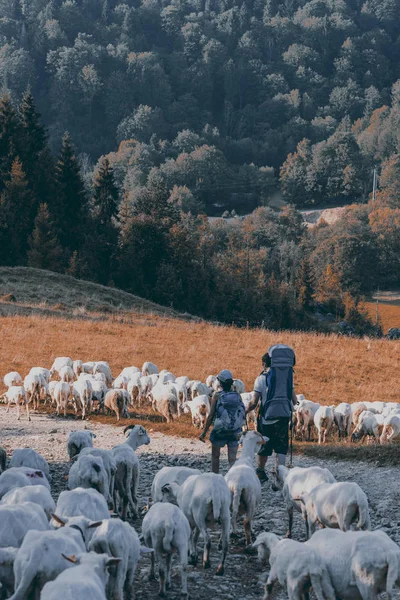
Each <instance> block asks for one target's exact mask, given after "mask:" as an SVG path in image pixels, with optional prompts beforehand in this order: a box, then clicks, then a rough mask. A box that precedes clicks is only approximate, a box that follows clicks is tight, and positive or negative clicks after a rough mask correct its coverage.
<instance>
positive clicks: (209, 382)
mask: <svg viewBox="0 0 400 600" xmlns="http://www.w3.org/2000/svg"><path fill="white" fill-rule="evenodd" d="M216 381H217V376H216V375H209V376H208V377H207V379H206V386H207V387H209V388H212V387H213V386H214V383H215V382H216Z"/></svg>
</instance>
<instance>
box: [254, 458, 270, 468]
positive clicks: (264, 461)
mask: <svg viewBox="0 0 400 600" xmlns="http://www.w3.org/2000/svg"><path fill="white" fill-rule="evenodd" d="M267 460H268V456H258V457H257V462H258V468H259V469H262V470H263V471H264V470H265V465H266V464H267Z"/></svg>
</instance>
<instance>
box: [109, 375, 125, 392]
mask: <svg viewBox="0 0 400 600" xmlns="http://www.w3.org/2000/svg"><path fill="white" fill-rule="evenodd" d="M128 382H129V379H128V377H125V375H118V377H116V378H115V379H114V381H113V383H112V386H113V388H114V389H115V390H118V389H124V390H126V389H127V387H128Z"/></svg>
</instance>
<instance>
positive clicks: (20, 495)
mask: <svg viewBox="0 0 400 600" xmlns="http://www.w3.org/2000/svg"><path fill="white" fill-rule="evenodd" d="M23 502H34V503H35V504H39V505H40V506H41V507H42V508H43V510H44V512H45V513H46V515H47V518H48V519H49V520H50V517H51V515H52V514H53V513H54V511H55V510H56V504H55V502H54V500H53V498H52V497H51V494H50V492H49V490H48V489H47V488H45V487H44V486H43V485H26V486H24V487H17V488H12V489H11V490H10V491H9V492H7V494H5V495H4V496H3V498H2V499H1V504H22V503H23Z"/></svg>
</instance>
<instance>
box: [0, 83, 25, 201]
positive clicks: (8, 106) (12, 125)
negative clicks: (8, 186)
mask: <svg viewBox="0 0 400 600" xmlns="http://www.w3.org/2000/svg"><path fill="white" fill-rule="evenodd" d="M20 135H21V128H20V122H19V119H18V114H17V112H16V110H15V109H14V107H13V105H12V102H11V98H10V96H9V95H8V94H5V95H3V96H2V97H0V191H1V190H2V189H4V185H5V182H6V181H7V179H8V178H9V175H10V171H11V165H12V163H13V160H14V159H15V157H16V156H17V153H18V149H19V147H20V141H21V140H20Z"/></svg>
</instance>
